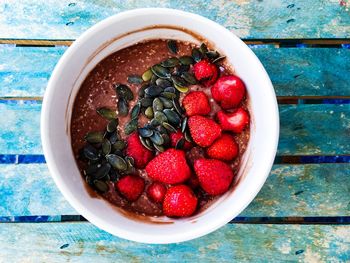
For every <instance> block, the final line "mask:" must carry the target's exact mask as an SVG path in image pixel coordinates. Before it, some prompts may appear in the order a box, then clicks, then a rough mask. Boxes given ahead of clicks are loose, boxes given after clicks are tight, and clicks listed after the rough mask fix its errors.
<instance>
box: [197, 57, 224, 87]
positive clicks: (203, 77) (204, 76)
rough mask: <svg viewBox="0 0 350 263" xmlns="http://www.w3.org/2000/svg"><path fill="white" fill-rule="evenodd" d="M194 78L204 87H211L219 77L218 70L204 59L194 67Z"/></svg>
mask: <svg viewBox="0 0 350 263" xmlns="http://www.w3.org/2000/svg"><path fill="white" fill-rule="evenodd" d="M193 73H194V76H195V77H196V79H197V80H198V81H200V82H201V83H202V84H203V85H204V86H206V87H209V86H211V85H213V84H214V83H215V81H216V79H217V78H218V76H219V71H218V68H217V67H216V65H215V64H212V63H210V62H209V61H208V60H206V59H203V60H201V61H199V62H197V63H196V64H194V66H193Z"/></svg>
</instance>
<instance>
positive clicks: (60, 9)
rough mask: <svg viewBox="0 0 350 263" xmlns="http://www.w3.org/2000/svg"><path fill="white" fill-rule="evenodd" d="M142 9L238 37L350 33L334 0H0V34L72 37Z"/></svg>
mask: <svg viewBox="0 0 350 263" xmlns="http://www.w3.org/2000/svg"><path fill="white" fill-rule="evenodd" d="M142 7H168V8H175V9H180V10H185V11H189V12H193V13H197V14H200V15H202V16H205V17H207V18H209V19H212V20H214V21H216V22H218V23H220V24H222V25H223V26H225V27H227V28H228V29H229V30H231V31H232V32H235V33H236V34H237V35H238V36H239V37H242V38H274V39H277V38H347V37H349V35H350V33H349V32H350V26H349V25H350V16H349V12H348V11H347V10H346V8H345V7H343V6H341V5H340V4H339V1H327V0H318V1H296V2H295V3H294V4H293V2H291V1H287V0H282V1H273V0H268V1H255V0H235V1H225V0H220V1H217V0H215V1H214V0H205V1H199V0H192V1H185V0H179V1H172V0H141V1H132V0H128V1H122V0H108V1H101V0H99V1H93V0H85V1H72V0H64V1H58V0H51V1H45V0H39V1H35V2H33V1H30V0H24V1H15V2H14V1H11V0H3V1H1V3H0V13H1V14H2V16H1V18H0V24H1V26H0V36H1V37H2V38H30V39H75V38H77V37H78V36H79V35H80V34H81V33H82V32H83V31H85V30H86V29H87V28H89V27H90V26H92V25H93V24H95V23H97V22H99V21H101V20H102V19H104V18H106V17H108V16H111V15H114V14H117V13H119V12H121V11H125V10H130V9H135V8H142ZM311 10H312V11H313V12H311V13H310V11H311Z"/></svg>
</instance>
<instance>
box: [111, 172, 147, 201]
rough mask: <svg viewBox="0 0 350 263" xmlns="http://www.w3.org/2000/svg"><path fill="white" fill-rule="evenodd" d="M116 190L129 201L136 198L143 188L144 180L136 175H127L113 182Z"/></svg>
mask: <svg viewBox="0 0 350 263" xmlns="http://www.w3.org/2000/svg"><path fill="white" fill-rule="evenodd" d="M115 186H116V188H117V189H118V191H119V192H120V193H121V194H122V195H123V196H124V197H125V198H126V199H128V200H129V201H135V200H137V199H138V198H139V197H140V195H141V194H142V192H143V189H144V188H145V181H144V180H143V179H142V178H141V177H139V176H136V175H127V176H124V177H123V178H121V179H120V180H119V181H118V182H116V183H115Z"/></svg>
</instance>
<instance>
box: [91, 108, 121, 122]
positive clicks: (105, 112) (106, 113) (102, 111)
mask: <svg viewBox="0 0 350 263" xmlns="http://www.w3.org/2000/svg"><path fill="white" fill-rule="evenodd" d="M96 112H97V113H98V114H99V115H101V116H102V117H103V118H105V119H107V120H113V119H115V118H116V117H117V113H116V112H115V110H112V109H110V108H106V107H102V108H98V109H97V110H96Z"/></svg>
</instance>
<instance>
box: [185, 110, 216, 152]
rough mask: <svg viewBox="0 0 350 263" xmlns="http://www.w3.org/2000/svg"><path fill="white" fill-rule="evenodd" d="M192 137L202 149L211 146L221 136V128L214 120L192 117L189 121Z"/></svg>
mask: <svg viewBox="0 0 350 263" xmlns="http://www.w3.org/2000/svg"><path fill="white" fill-rule="evenodd" d="M188 127H189V128H190V133H191V137H192V139H193V140H194V142H195V143H197V144H198V145H199V146H201V147H208V146H210V145H211V144H212V143H213V142H214V141H215V140H216V139H217V138H218V137H219V136H220V135H221V128H220V126H219V125H218V124H217V123H216V122H215V121H213V120H212V119H209V118H206V117H203V116H192V117H190V118H189V119H188Z"/></svg>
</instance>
